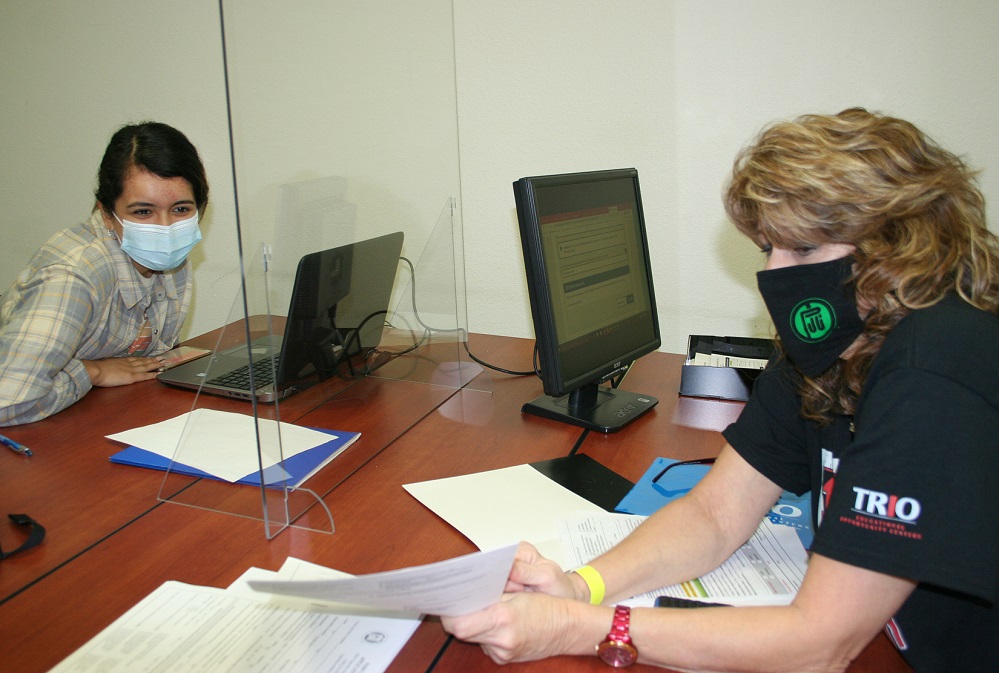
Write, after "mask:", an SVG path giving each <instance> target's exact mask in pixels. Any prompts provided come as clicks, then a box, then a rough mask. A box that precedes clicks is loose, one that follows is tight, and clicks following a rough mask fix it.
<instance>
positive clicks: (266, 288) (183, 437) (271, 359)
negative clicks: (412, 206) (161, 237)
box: [160, 198, 491, 537]
mask: <svg viewBox="0 0 999 673" xmlns="http://www.w3.org/2000/svg"><path fill="white" fill-rule="evenodd" d="M455 213H456V209H455V208H454V200H453V199H452V198H448V199H446V203H445V207H444V209H443V211H442V212H441V215H440V217H439V218H438V221H437V223H436V225H435V227H434V229H433V231H432V232H431V236H430V237H429V238H428V242H427V244H426V245H424V246H423V248H422V250H421V251H420V255H419V256H418V257H416V259H415V260H411V259H409V258H408V257H405V256H403V255H402V247H403V243H404V241H405V232H402V231H400V232H393V233H391V234H386V235H382V236H377V237H375V238H372V239H365V240H361V241H354V242H351V243H343V244H341V245H337V246H335V247H333V248H327V249H324V250H317V251H315V252H309V253H305V254H304V255H302V256H301V257H299V258H298V259H297V260H296V261H295V263H294V264H292V261H293V259H292V258H293V257H296V256H298V254H299V251H298V250H296V251H294V252H291V248H290V247H285V248H284V249H282V248H276V247H272V246H270V245H269V244H261V245H260V246H259V247H258V249H257V251H256V252H255V253H254V254H253V255H248V256H244V260H243V261H244V267H245V271H244V272H243V274H242V281H241V288H240V292H239V295H238V296H237V297H236V298H235V300H234V301H233V306H232V309H231V311H230V315H229V317H228V319H227V321H226V323H225V326H224V327H223V328H222V329H221V330H219V334H218V337H217V339H216V342H215V345H214V348H213V353H212V355H210V356H207V357H205V358H202V359H200V360H197V361H194V362H191V363H188V364H187V365H184V366H183V367H178V368H177V370H175V371H178V372H180V371H181V370H183V369H189V370H191V372H189V373H187V374H186V375H187V376H191V374H192V373H193V377H192V380H193V382H194V383H193V384H192V387H193V388H194V389H195V390H196V394H195V398H194V402H193V405H192V410H191V412H190V414H188V415H187V417H186V419H185V420H184V422H183V427H182V428H181V429H180V436H179V439H178V440H177V443H176V449H175V450H174V452H173V454H172V457H171V459H170V461H169V464H168V465H167V467H166V475H165V477H164V480H163V485H162V488H161V491H160V498H161V499H162V500H164V501H168V502H172V503H179V504H185V505H191V506H196V507H202V508H208V509H215V510H218V511H223V512H228V513H232V514H237V515H240V516H243V517H250V518H259V519H260V520H262V521H263V522H264V527H265V534H266V535H267V537H273V536H274V535H276V534H277V533H278V532H280V531H281V530H283V529H284V528H286V527H288V526H296V527H302V528H308V529H312V530H319V531H325V532H333V530H334V525H333V520H334V517H333V514H332V513H331V512H330V511H329V510H328V508H327V507H326V505H325V503H324V502H323V500H322V495H324V494H325V493H327V492H328V491H329V490H331V489H332V488H334V487H335V486H336V484H337V483H338V479H340V478H341V477H340V476H338V475H337V474H336V473H337V470H335V469H332V470H331V473H332V474H333V475H334V476H332V477H330V475H328V474H323V472H324V470H326V468H327V466H328V465H329V464H330V463H331V461H334V460H335V459H336V458H337V456H338V455H339V454H340V453H341V452H343V451H346V450H348V449H349V448H350V447H351V446H353V445H354V444H355V443H356V442H359V441H360V440H361V439H362V438H364V439H367V437H364V433H363V432H362V428H361V426H362V425H363V424H361V425H358V424H357V423H356V421H355V419H356V418H357V415H356V414H354V413H350V412H357V411H358V410H359V408H363V407H364V406H365V405H366V406H367V407H368V408H367V409H365V412H366V413H367V414H368V416H367V418H369V419H370V418H371V415H375V416H377V415H378V414H380V413H381V414H382V417H380V418H378V421H377V426H378V428H377V429H378V432H377V433H376V437H375V438H373V439H371V440H370V441H367V442H366V444H364V448H363V449H361V451H362V452H366V454H363V453H362V455H361V458H360V459H361V460H364V459H365V458H366V457H370V456H373V455H374V454H375V453H377V452H378V451H379V450H380V449H381V448H383V447H384V446H385V445H387V444H388V443H389V442H390V441H391V440H392V439H394V438H395V437H397V436H398V435H399V434H401V433H402V432H404V431H405V429H407V428H408V427H410V426H411V425H412V423H413V422H415V421H418V420H419V418H420V417H421V416H422V415H425V414H427V413H430V412H432V411H434V409H436V408H437V406H439V405H440V404H441V403H443V402H444V401H445V400H447V399H448V397H450V396H451V395H452V394H453V393H454V392H455V391H456V390H458V389H461V388H466V389H474V390H476V391H478V392H479V393H480V394H488V392H489V391H490V390H491V378H490V377H489V375H488V373H487V372H485V371H484V370H482V368H481V367H479V366H478V365H477V364H475V363H474V362H472V361H471V360H470V359H469V357H468V355H467V351H466V350H465V348H464V346H465V345H466V343H467V328H466V325H465V323H464V317H463V316H464V311H465V305H464V294H463V287H464V284H463V282H462V278H463V276H464V271H463V267H462V264H461V256H460V254H459V253H458V251H460V244H459V243H458V242H459V241H460V221H459V220H458V219H457V218H456V217H455ZM172 371H174V370H172ZM178 378H179V375H178ZM174 384H175V385H177V384H178V381H176V380H175V381H174ZM414 387H419V388H423V390H419V391H414V390H413V388H414ZM227 398H228V399H227ZM373 398H376V399H373ZM386 399H388V400H389V401H388V402H387V403H386V402H385V401H384V400H386ZM412 400H417V402H416V403H412V402H411V401H412ZM399 402H402V403H403V404H405V406H406V409H407V412H406V415H404V416H398V415H397V414H396V413H395V412H393V411H392V410H391V409H392V407H393V405H395V404H398V403H399ZM316 408H318V409H319V410H321V411H312V412H311V413H306V414H304V415H303V413H302V412H303V410H311V409H316ZM344 410H346V411H347V412H348V413H342V412H343V411H344ZM333 419H336V420H335V421H334V420H333ZM368 422H369V423H370V421H368ZM313 484H316V487H315V488H313V487H312V486H313ZM254 493H256V494H257V495H253V494H254Z"/></svg>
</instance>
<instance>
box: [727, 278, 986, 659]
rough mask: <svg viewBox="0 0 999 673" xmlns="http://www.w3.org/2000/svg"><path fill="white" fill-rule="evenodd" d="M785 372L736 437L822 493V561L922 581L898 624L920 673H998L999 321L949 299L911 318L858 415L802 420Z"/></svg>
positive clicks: (750, 452) (743, 447)
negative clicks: (826, 559)
mask: <svg viewBox="0 0 999 673" xmlns="http://www.w3.org/2000/svg"><path fill="white" fill-rule="evenodd" d="M799 405H800V400H799V398H798V396H797V395H796V393H795V390H794V385H793V383H792V382H791V380H790V370H789V367H788V366H787V365H786V364H781V363H777V364H774V365H772V366H771V367H770V368H768V370H767V371H766V372H764V373H763V374H762V375H761V376H760V377H759V378H758V379H757V381H756V383H755V385H754V389H753V394H752V396H751V399H750V401H749V402H748V403H747V405H746V409H745V410H744V411H743V413H742V415H741V416H740V418H739V420H738V421H736V422H735V423H734V424H732V425H731V426H729V427H728V428H727V429H726V430H725V432H724V435H725V438H726V439H727V440H728V442H729V443H730V444H731V445H732V446H733V448H735V450H736V451H738V452H739V454H740V455H741V456H742V457H743V458H744V459H745V460H746V461H748V462H749V463H750V464H751V465H752V466H753V467H754V468H756V469H757V470H759V471H760V472H761V473H762V474H764V475H766V476H767V477H768V478H770V479H771V480H773V481H774V482H775V483H776V484H778V485H779V486H781V487H783V488H785V489H787V490H790V491H794V492H796V493H803V492H805V491H808V490H811V492H812V504H813V508H812V511H813V512H814V513H815V519H816V521H814V522H813V523H815V525H816V534H815V541H814V543H813V545H812V551H814V552H816V553H819V554H822V555H823V556H827V557H829V558H832V559H835V560H837V561H841V562H843V563H849V564H851V565H855V566H858V567H863V568H868V569H871V570H875V571H878V572H883V573H887V574H891V575H895V576H898V577H906V578H909V579H912V580H915V581H916V582H917V583H918V585H917V588H916V590H915V591H914V592H913V594H912V595H911V596H910V597H909V599H908V600H907V601H906V602H905V604H904V605H903V606H902V608H901V609H900V610H899V612H898V613H897V614H896V615H895V618H894V619H893V620H892V622H891V623H889V624H888V626H887V627H886V629H887V631H888V633H889V636H891V637H892V639H893V641H894V642H895V644H896V646H898V647H899V649H900V651H901V652H902V654H903V656H905V658H906V660H907V661H908V662H909V663H910V664H911V665H912V666H913V668H915V669H916V670H917V671H920V672H921V673H923V672H929V671H947V672H948V673H949V672H951V671H962V673H966V672H969V671H989V673H993V672H994V671H996V670H999V610H997V608H996V605H995V603H996V598H997V589H999V317H996V316H995V315H990V314H988V313H986V312H984V311H980V310H977V309H975V308H973V307H971V306H970V305H968V304H967V303H965V302H964V301H962V300H960V299H959V298H957V297H948V298H946V299H945V300H943V301H941V302H940V303H938V304H936V305H935V306H932V307H930V308H927V309H921V310H918V311H914V312H912V313H911V314H910V315H908V316H906V317H905V318H904V319H903V320H902V321H901V322H900V323H899V324H898V325H897V326H896V327H895V328H894V329H893V330H892V332H891V334H889V335H888V337H887V338H886V339H885V342H884V345H883V346H882V348H881V351H880V353H879V354H878V356H877V357H876V358H875V360H874V363H873V365H872V367H871V372H870V374H869V376H868V379H867V381H866V383H865V386H864V390H863V392H862V394H861V397H860V399H859V400H858V402H857V410H856V415H855V416H854V417H853V418H846V417H843V418H839V419H836V421H835V422H834V423H832V424H830V425H828V426H826V427H822V428H820V427H819V426H818V425H817V424H815V423H812V422H809V421H805V420H804V419H802V418H801V417H800V416H799V415H798V409H799Z"/></svg>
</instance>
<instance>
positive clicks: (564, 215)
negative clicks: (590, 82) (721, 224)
mask: <svg viewBox="0 0 999 673" xmlns="http://www.w3.org/2000/svg"><path fill="white" fill-rule="evenodd" d="M514 196H515V199H516V203H517V218H518V220H519V223H520V236H521V243H522V245H523V250H524V264H525V267H526V270H527V286H528V293H529V295H530V299H531V312H532V315H533V318H534V332H535V337H536V339H537V345H538V360H539V373H540V375H541V379H542V382H543V385H544V392H545V395H544V396H543V397H542V398H538V400H535V401H534V402H532V403H529V404H528V405H525V409H524V410H525V411H526V412H528V413H536V414H539V415H542V416H546V417H548V418H557V419H558V420H563V421H565V422H569V423H573V424H576V425H581V426H583V427H590V428H593V429H597V430H601V431H603V432H611V431H614V430H617V429H619V428H620V427H621V426H623V425H625V424H626V423H628V422H630V421H631V420H634V418H636V417H637V416H639V415H640V414H641V413H644V411H647V410H648V409H651V408H652V407H653V406H655V403H656V401H657V400H655V398H652V397H650V396H647V395H634V394H630V393H625V392H624V391H620V390H615V389H612V388H609V387H607V386H600V384H601V383H603V382H605V381H606V380H608V379H609V378H611V377H613V376H614V375H615V374H617V373H621V372H624V371H626V370H627V368H628V367H629V366H630V365H631V363H632V362H633V361H634V360H635V359H637V358H638V357H640V356H642V355H645V354H646V353H650V352H652V351H654V350H656V349H658V348H659V346H660V343H661V341H660V334H659V321H658V317H657V313H656V302H655V292H654V290H653V284H652V273H651V267H650V263H649V254H648V242H647V237H646V232H645V217H644V214H643V211H642V200H641V193H640V190H639V186H638V172H637V171H636V170H635V169H618V170H608V171H596V172H588V173H570V174H564V175H546V176H538V177H529V178H522V179H520V180H518V181H517V182H515V183H514Z"/></svg>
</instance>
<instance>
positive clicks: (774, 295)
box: [756, 255, 864, 377]
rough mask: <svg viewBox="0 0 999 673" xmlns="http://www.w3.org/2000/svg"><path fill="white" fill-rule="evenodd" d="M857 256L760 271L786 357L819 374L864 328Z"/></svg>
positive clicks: (758, 279)
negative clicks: (853, 280) (853, 279)
mask: <svg viewBox="0 0 999 673" xmlns="http://www.w3.org/2000/svg"><path fill="white" fill-rule="evenodd" d="M852 268H853V257H852V256H850V255H847V256H846V257H842V258H840V259H834V260H832V261H830V262H819V263H817V264H803V265H801V266H788V267H784V268H782V269H772V270H770V271H760V272H759V273H757V274H756V283H757V286H758V287H759V289H760V294H762V295H763V301H764V302H765V303H766V305H767V310H768V311H770V318H771V320H773V322H774V327H775V328H776V329H777V334H779V335H780V338H781V342H782V343H783V344H784V350H785V351H786V352H787V356H788V358H790V359H791V362H793V363H794V364H795V365H796V366H797V367H798V369H800V370H801V372H802V373H803V374H804V375H805V376H811V377H814V376H818V375H819V374H821V373H822V372H824V371H826V370H827V369H829V368H830V367H832V366H833V365H834V364H835V363H836V360H837V359H839V356H840V355H842V354H843V353H844V351H846V349H847V348H849V347H850V344H852V343H853V342H854V341H855V340H856V339H857V337H858V336H860V335H861V333H863V331H864V321H863V320H862V319H861V317H860V314H859V313H858V312H857V300H856V296H855V295H854V291H853V287H852V286H850V285H848V282H849V280H850V274H851V272H852Z"/></svg>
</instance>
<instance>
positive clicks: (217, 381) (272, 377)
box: [156, 231, 403, 402]
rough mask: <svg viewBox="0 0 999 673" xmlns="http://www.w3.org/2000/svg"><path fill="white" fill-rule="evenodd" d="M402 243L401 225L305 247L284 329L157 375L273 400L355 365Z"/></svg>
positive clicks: (367, 343) (377, 327) (372, 339)
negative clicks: (345, 241) (333, 244)
mask: <svg viewBox="0 0 999 673" xmlns="http://www.w3.org/2000/svg"><path fill="white" fill-rule="evenodd" d="M402 243H403V233H402V232H401V231H398V232H395V233H392V234H387V235H385V236H379V237H377V238H372V239H369V240H366V241H360V242H358V243H351V244H350V245H344V246H341V247H338V248H331V249H329V250H323V251H321V252H314V253H309V254H307V255H305V256H304V257H302V259H301V260H299V262H298V268H297V270H296V272H295V284H294V286H293V287H292V291H291V300H290V302H289V306H288V319H287V321H286V322H285V329H284V334H283V335H282V336H281V337H262V338H260V339H255V340H254V341H252V342H251V343H250V344H249V346H247V345H246V344H241V345H239V346H236V347H234V348H231V349H228V350H225V351H221V352H219V353H216V354H215V355H214V356H212V357H206V358H201V359H199V360H193V361H191V362H187V363H184V364H182V365H178V366H177V367H174V368H172V369H168V370H166V371H164V372H160V373H159V374H158V375H157V377H156V378H157V379H158V380H159V381H161V382H163V383H165V384H167V385H171V386H177V387H180V388H188V389H192V390H199V389H200V390H201V392H204V393H209V394H212V395H222V396H225V397H232V398H236V399H243V400H250V399H253V398H254V396H255V397H256V399H257V401H258V402H274V401H276V400H279V399H283V398H285V397H287V396H289V395H292V394H294V393H296V392H299V391H301V390H304V389H305V388H308V387H309V386H311V385H313V384H315V383H317V382H319V381H321V380H322V379H325V378H328V377H329V376H332V375H334V374H335V373H337V371H339V370H340V369H341V368H349V370H350V371H351V372H354V369H353V365H352V363H351V359H356V358H357V357H358V356H359V355H363V354H364V353H366V352H367V351H368V350H370V349H372V348H374V347H376V346H377V345H378V343H379V342H380V340H381V336H382V329H383V327H384V325H385V315H386V314H387V312H388V306H389V300H390V299H391V296H392V287H393V286H394V285H395V276H396V271H397V270H398V266H399V259H400V255H401V254H402ZM247 348H249V353H248V352H247ZM251 358H252V361H253V368H252V374H253V384H254V385H253V391H252V393H251V386H250V360H251Z"/></svg>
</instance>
